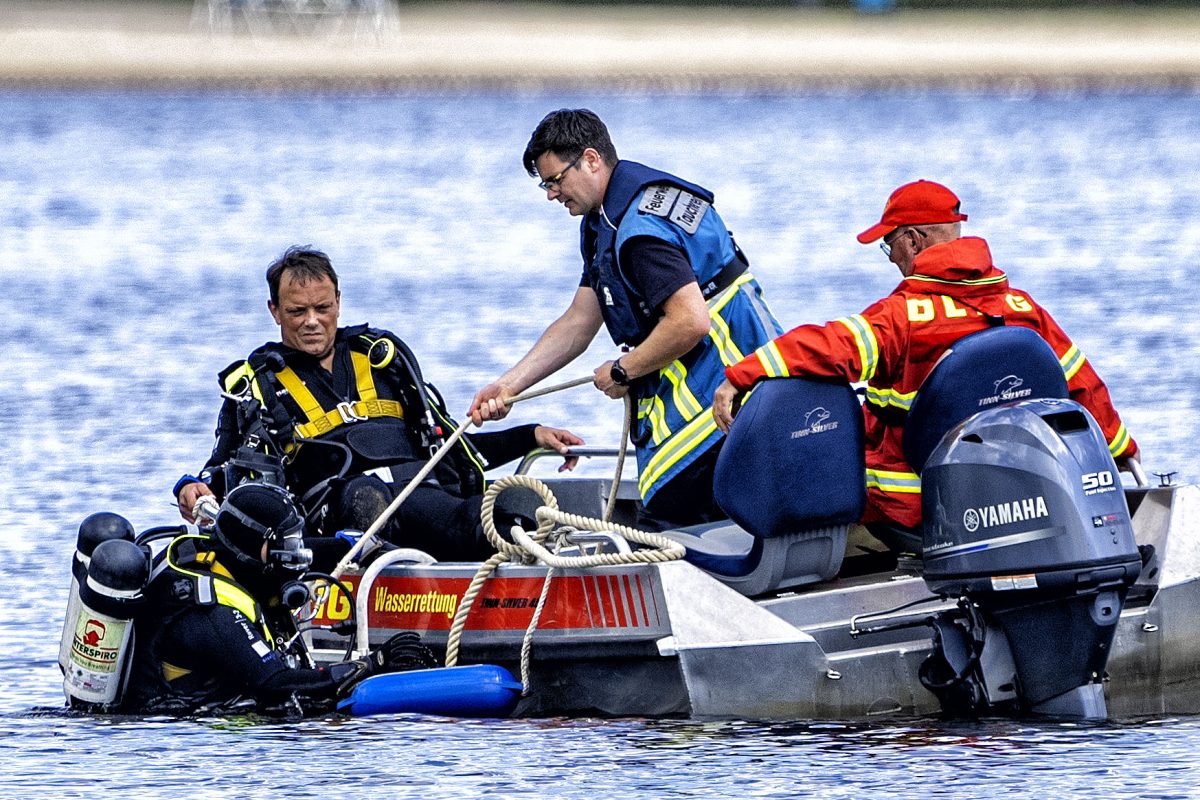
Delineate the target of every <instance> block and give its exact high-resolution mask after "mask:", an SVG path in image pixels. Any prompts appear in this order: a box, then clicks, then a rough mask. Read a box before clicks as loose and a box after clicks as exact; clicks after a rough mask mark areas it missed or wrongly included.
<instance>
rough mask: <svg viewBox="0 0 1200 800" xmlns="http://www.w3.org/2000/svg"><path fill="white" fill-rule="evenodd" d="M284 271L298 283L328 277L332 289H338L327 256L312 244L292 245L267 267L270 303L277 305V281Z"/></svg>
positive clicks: (331, 265)
mask: <svg viewBox="0 0 1200 800" xmlns="http://www.w3.org/2000/svg"><path fill="white" fill-rule="evenodd" d="M284 272H289V273H291V277H292V280H295V281H299V282H300V283H308V282H309V281H310V280H316V281H319V280H321V279H322V278H329V280H331V281H333V291H334V292H335V293H336V292H337V291H338V278H337V273H336V272H334V271H333V264H331V263H330V261H329V256H327V255H325V254H324V253H322V252H321V251H320V250H314V249H313V248H312V245H292V246H291V247H289V248H288V249H287V250H286V251H284V254H283V255H281V256H280V257H279V258H277V259H275V260H274V261H272V262H271V266H269V267H267V286H268V287H270V289H271V303H272V305H279V283H280V281H281V280H282V279H283V273H284Z"/></svg>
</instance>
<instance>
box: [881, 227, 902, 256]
mask: <svg viewBox="0 0 1200 800" xmlns="http://www.w3.org/2000/svg"><path fill="white" fill-rule="evenodd" d="M903 233H904V231H903V230H902V229H900V228H896V230H894V231H892V232H891V233H890V234H888V235H887V236H885V237H883V241H882V242H880V243H879V249H880V250H882V251H883V254H884V255H885V256H887V257H888V258H891V257H892V242H895V241H896V240H897V239H899V238H900V236H901V235H902V234H903Z"/></svg>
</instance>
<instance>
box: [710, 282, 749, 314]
mask: <svg viewBox="0 0 1200 800" xmlns="http://www.w3.org/2000/svg"><path fill="white" fill-rule="evenodd" d="M752 280H754V276H753V275H751V274H750V272H749V271H746V272H743V273H742V274H741V275H739V276H738V278H737V280H735V281H734V282H733V283H731V284H729V285H728V286H726V287H725V288H724V289H723V290H722V291H721V293H720V294H718V295H717V296H716V297H713V298H710V299H709V301H708V313H709V315H710V316H715V315H716V314H720V313H721V309H723V308H725V306H726V305H728V303H729V301H730V300H732V299H733V296H734V295H735V294H737V293H738V291H739V290H740V289H741V288H742V286H744V285H745V284H747V283H749V282H750V281H752Z"/></svg>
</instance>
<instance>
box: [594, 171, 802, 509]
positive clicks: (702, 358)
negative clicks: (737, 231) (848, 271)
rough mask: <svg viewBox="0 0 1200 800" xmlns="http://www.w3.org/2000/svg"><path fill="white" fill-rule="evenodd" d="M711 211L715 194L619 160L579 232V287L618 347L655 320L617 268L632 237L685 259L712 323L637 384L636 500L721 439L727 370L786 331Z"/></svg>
mask: <svg viewBox="0 0 1200 800" xmlns="http://www.w3.org/2000/svg"><path fill="white" fill-rule="evenodd" d="M712 203H713V194H712V192H710V191H708V190H707V189H705V188H703V187H700V186H697V185H696V184H693V183H689V182H687V181H685V180H682V179H680V178H677V177H675V176H674V175H670V174H668V173H666V172H661V171H659V170H656V169H651V168H650V167H647V166H645V165H643V164H638V163H636V162H634V161H620V162H618V163H617V166H616V168H615V169H614V170H613V174H612V177H611V178H610V179H609V184H608V190H607V192H606V193H605V196H604V204H603V206H602V207H601V209H600V210H598V211H594V212H592V213H590V214H588V215H587V216H586V217H585V218H584V220H583V223H582V225H581V226H580V239H581V241H580V249H581V251H582V253H583V262H584V275H585V280H586V282H587V284H588V286H590V287H591V288H592V290H593V291H595V293H596V298H597V300H598V301H599V303H600V312H601V314H602V315H603V317H604V324H605V327H607V328H608V332H609V335H610V336H612V339H613V341H614V342H615V343H616V344H619V345H630V346H637V345H639V344H641V343H642V342H643V341H645V339H646V337H647V336H649V335H650V331H651V330H653V328H654V325H655V324H656V323H657V321H658V320H657V317H656V316H655V314H656V309H654V308H649V307H647V304H646V301H645V298H644V297H643V296H642V295H641V292H640V291H639V289H638V287H636V286H634V285H633V284H632V283H631V282H630V280H629V278H628V277H627V275H626V273H625V270H624V269H623V268H622V266H621V264H620V261H619V254H620V250H621V247H622V246H623V245H624V244H625V242H627V241H628V240H629V239H631V238H633V237H635V236H652V237H654V238H656V239H661V240H663V241H665V242H667V243H669V244H672V245H675V246H676V247H679V248H680V249H681V250H683V251H684V253H685V254H686V256H687V258H688V261H689V263H690V264H691V266H692V270H693V271H694V272H695V274H696V280H697V282H698V283H699V285H700V288H701V291H702V293H703V294H704V298H705V302H706V303H707V305H708V310H709V317H710V318H711V320H712V326H711V328H710V331H709V335H708V338H707V339H705V340H704V341H703V342H701V343H700V344H698V345H697V346H696V347H694V348H693V349H692V350H691V351H690V352H688V353H687V354H685V355H684V356H683V357H681V358H680V359H678V360H677V361H675V362H673V363H671V364H669V365H668V366H666V367H665V368H663V369H661V370H659V372H658V374H657V375H646V376H643V377H642V378H639V379H638V380H636V381H635V382H634V386H633V388H632V391H633V393H634V397H635V398H636V399H637V401H638V420H637V424H636V425H635V427H634V431H633V441H634V444H635V445H637V459H638V468H639V472H640V477H639V479H638V488H639V490H640V492H641V495H642V499H643V500H649V499H650V498H651V497H653V495H654V493H655V492H656V491H657V490H658V489H659V488H660V487H661V486H662V485H663V484H665V483H666V482H667V481H669V480H670V479H671V478H673V477H674V476H675V475H676V474H678V473H679V472H680V471H681V470H683V469H684V468H685V467H687V466H688V465H689V464H691V463H692V462H693V461H695V460H696V458H698V457H699V456H700V455H702V454H703V453H704V452H705V451H706V450H708V449H709V448H710V447H712V446H713V445H715V444H716V443H717V442H718V441H719V440H720V437H721V433H720V431H719V430H718V429H717V426H716V424H715V423H714V422H713V419H712V396H713V393H714V392H715V391H716V389H717V387H718V386H719V385H720V384H721V381H722V380H724V378H725V367H727V366H729V365H731V364H736V363H737V362H738V361H741V360H742V358H743V357H744V356H746V355H748V354H750V353H752V352H754V351H755V350H756V349H757V348H758V347H760V346H762V345H763V344H766V343H767V342H768V341H770V340H771V339H773V338H774V337H776V336H778V335H779V334H781V333H782V332H783V330H782V328H780V326H779V323H778V322H777V321H776V320H775V317H774V316H773V315H772V314H771V311H770V309H769V308H767V305H766V302H765V301H764V300H763V299H762V290H761V289H760V288H759V285H758V282H757V281H756V280H755V279H754V276H753V275H751V274H750V271H749V269H748V267H749V264H748V263H747V262H746V260H745V257H744V256H742V254H741V252H740V251H739V250H738V248H737V245H736V244H735V243H734V241H733V236H732V235H731V234H730V233H729V231H728V229H726V227H725V223H724V222H723V221H722V220H721V217H720V215H719V214H717V211H716V209H714V208H713V207H712Z"/></svg>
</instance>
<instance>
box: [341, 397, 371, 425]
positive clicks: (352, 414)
mask: <svg viewBox="0 0 1200 800" xmlns="http://www.w3.org/2000/svg"><path fill="white" fill-rule="evenodd" d="M337 412H338V414H340V415H341V417H342V422H345V423H347V424H349V423H351V422H363V421H364V420H366V419H367V418H366V417H364V416H363V415H362V414H359V413H358V412H357V411H355V410H354V406H353V405H352V404H351V403H350V401H348V400H343V401H342V402H340V403H338V404H337Z"/></svg>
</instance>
